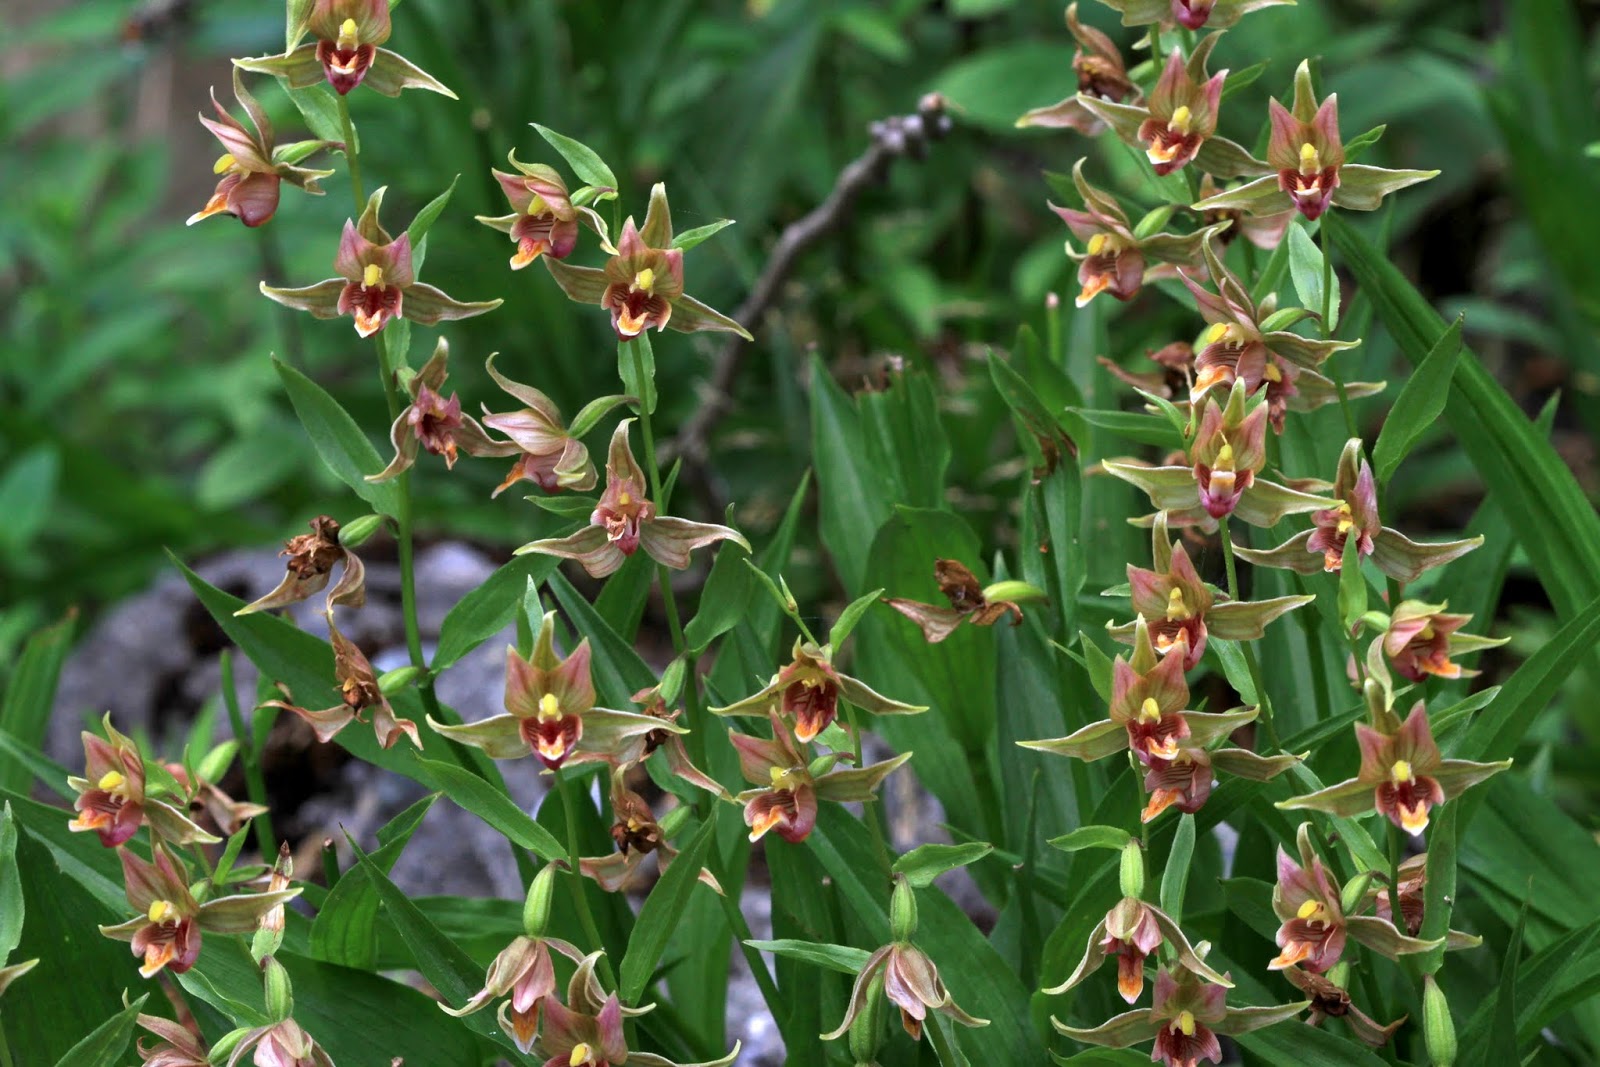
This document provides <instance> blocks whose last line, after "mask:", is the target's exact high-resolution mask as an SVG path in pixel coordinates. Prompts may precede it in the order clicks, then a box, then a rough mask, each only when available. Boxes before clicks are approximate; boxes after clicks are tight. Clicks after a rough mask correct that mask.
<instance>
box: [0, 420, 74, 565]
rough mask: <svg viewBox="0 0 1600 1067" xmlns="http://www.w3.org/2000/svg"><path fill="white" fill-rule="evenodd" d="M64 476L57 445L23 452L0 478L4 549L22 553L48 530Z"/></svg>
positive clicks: (0, 545) (1, 545)
mask: <svg viewBox="0 0 1600 1067" xmlns="http://www.w3.org/2000/svg"><path fill="white" fill-rule="evenodd" d="M60 475H61V457H60V454H59V453H58V452H57V451H56V448H55V446H54V445H49V444H40V445H35V446H34V447H33V448H30V449H28V451H26V452H24V453H22V455H21V456H18V457H17V458H16V459H15V460H14V461H13V462H12V463H11V464H10V465H9V466H8V467H6V469H5V473H4V474H3V475H0V515H4V516H5V517H6V521H5V522H4V523H3V524H0V548H6V549H9V550H10V551H18V550H20V549H22V548H24V547H26V546H27V545H28V544H29V543H30V542H32V541H33V539H34V537H35V535H37V534H38V533H39V531H40V530H41V529H42V528H43V527H44V522H45V519H46V517H47V516H48V515H49V514H50V505H51V503H52V501H53V500H54V499H55V495H56V482H57V480H58V479H59V478H60Z"/></svg>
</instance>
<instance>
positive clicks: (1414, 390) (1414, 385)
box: [1372, 317, 1462, 485]
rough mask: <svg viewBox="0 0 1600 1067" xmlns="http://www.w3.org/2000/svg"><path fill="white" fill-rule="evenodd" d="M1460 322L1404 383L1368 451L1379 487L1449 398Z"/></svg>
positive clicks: (1457, 322)
mask: <svg viewBox="0 0 1600 1067" xmlns="http://www.w3.org/2000/svg"><path fill="white" fill-rule="evenodd" d="M1461 322H1462V320H1461V318H1460V317H1457V318H1456V321H1455V322H1452V323H1451V324H1450V328H1449V329H1448V330H1446V331H1445V332H1444V336H1443V337H1441V338H1439V340H1438V343H1436V344H1435V345H1434V346H1433V347H1432V348H1431V349H1429V350H1428V354H1427V355H1426V356H1424V357H1423V358H1422V362H1421V363H1419V364H1418V365H1417V369H1416V371H1415V372H1414V373H1413V374H1412V375H1411V377H1409V378H1407V379H1406V384H1405V387H1404V388H1402V389H1401V390H1400V395H1399V396H1398V397H1396V398H1395V402H1394V407H1392V408H1390V409H1389V415H1388V417H1387V418H1385V419H1384V420H1383V429H1382V430H1380V431H1379V432H1378V443H1377V444H1376V445H1374V446H1373V449H1372V465H1373V467H1374V468H1375V469H1376V473H1377V475H1378V483H1379V484H1380V485H1388V484H1389V479H1391V478H1393V477H1394V472H1395V471H1396V470H1397V469H1398V468H1399V466H1400V461H1401V460H1403V459H1405V458H1406V454H1407V453H1408V452H1410V451H1411V448H1412V446H1413V445H1415V444H1416V443H1417V438H1419V437H1421V436H1422V434H1423V432H1424V431H1426V430H1427V429H1428V428H1429V427H1431V426H1432V425H1433V424H1434V422H1435V421H1437V420H1438V418H1439V415H1440V413H1442V412H1443V411H1444V405H1445V401H1446V400H1448V399H1449V397H1450V379H1451V378H1453V377H1455V373H1456V361H1457V357H1459V356H1460V355H1461Z"/></svg>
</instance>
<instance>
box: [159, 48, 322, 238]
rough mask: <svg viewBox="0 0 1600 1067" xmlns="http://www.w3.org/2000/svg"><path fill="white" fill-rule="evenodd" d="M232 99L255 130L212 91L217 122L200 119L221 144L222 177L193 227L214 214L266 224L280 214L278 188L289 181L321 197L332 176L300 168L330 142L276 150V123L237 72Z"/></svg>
mask: <svg viewBox="0 0 1600 1067" xmlns="http://www.w3.org/2000/svg"><path fill="white" fill-rule="evenodd" d="M233 95H234V98H235V99H236V100H238V101H239V105H240V106H241V107H243V108H244V111H245V114H246V115H247V116H249V119H250V124H251V125H252V126H254V127H255V130H254V132H251V131H250V130H247V129H245V127H244V124H243V123H241V122H240V121H239V120H238V119H236V118H234V117H233V116H232V115H230V114H228V109H227V108H225V107H223V106H222V105H221V104H219V103H217V91H216V90H215V89H213V90H211V107H212V108H213V109H214V110H215V111H216V113H217V117H216V118H215V119H208V118H206V117H205V116H204V115H201V116H200V125H202V126H204V127H205V128H206V129H208V130H210V131H211V132H212V134H213V135H215V137H216V138H217V140H219V141H221V142H222V147H223V149H224V152H223V154H222V157H221V158H220V159H218V160H217V163H216V166H215V167H213V168H212V170H213V171H214V172H215V173H216V174H219V175H221V178H220V180H219V181H218V182H217V187H216V189H215V190H214V191H213V192H212V194H211V199H209V200H207V201H206V205H205V207H203V208H201V209H200V210H199V211H196V212H195V213H194V214H193V215H190V216H189V221H188V225H190V226H193V225H194V224H195V223H197V222H199V221H200V220H201V219H208V218H210V217H211V216H212V215H218V214H228V215H232V216H233V217H235V218H237V219H238V220H239V221H240V222H242V223H244V224H245V225H246V226H263V225H265V224H266V223H267V221H268V220H269V219H271V218H272V216H273V214H274V213H275V212H276V211H277V210H278V190H279V186H280V185H282V183H284V182H288V183H289V184H290V185H294V186H298V187H299V188H301V189H304V190H305V191H306V192H308V193H310V194H312V195H313V196H321V195H322V189H321V188H320V187H319V186H318V185H317V182H318V181H319V180H320V179H322V178H326V177H328V176H329V175H331V174H332V173H333V171H331V170H311V169H309V168H307V167H300V166H296V164H297V163H299V162H300V161H301V160H303V159H305V158H306V157H307V156H309V155H311V154H312V153H313V152H316V151H318V150H319V149H323V148H329V147H332V146H333V142H331V141H296V142H295V143H293V144H286V145H283V146H281V147H279V146H277V145H276V144H275V143H274V141H273V138H272V123H270V122H269V121H267V113H266V110H265V109H263V108H262V106H261V105H260V104H259V103H257V102H256V98H255V97H254V96H252V95H250V92H249V91H248V90H247V89H245V87H244V82H243V81H242V80H240V78H239V71H238V68H234V71H233Z"/></svg>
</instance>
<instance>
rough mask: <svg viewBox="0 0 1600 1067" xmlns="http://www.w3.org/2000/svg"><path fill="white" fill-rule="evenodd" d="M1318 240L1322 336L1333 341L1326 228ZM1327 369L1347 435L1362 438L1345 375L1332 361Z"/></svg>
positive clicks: (1330, 250) (1330, 256)
mask: <svg viewBox="0 0 1600 1067" xmlns="http://www.w3.org/2000/svg"><path fill="white" fill-rule="evenodd" d="M1317 238H1318V240H1319V241H1321V243H1322V335H1323V336H1324V337H1326V338H1328V339H1329V340H1332V339H1333V335H1334V330H1333V329H1332V327H1331V326H1329V324H1328V320H1329V318H1331V317H1332V315H1333V246H1332V243H1331V242H1330V241H1329V240H1328V228H1327V227H1326V226H1322V227H1320V228H1319V229H1318V231H1317ZM1325 369H1326V370H1327V372H1328V377H1330V378H1332V379H1333V388H1334V391H1335V392H1337V393H1338V394H1339V411H1340V412H1342V413H1343V415H1344V429H1345V433H1346V434H1348V435H1349V436H1351V437H1360V436H1361V433H1360V431H1359V430H1357V429H1356V417H1355V412H1354V411H1352V410H1351V408H1350V396H1349V394H1348V393H1347V392H1346V391H1345V388H1344V375H1343V374H1342V373H1340V372H1339V371H1338V370H1337V369H1336V368H1335V367H1334V365H1333V363H1332V362H1331V361H1330V362H1329V363H1328V364H1327V365H1326V367H1325Z"/></svg>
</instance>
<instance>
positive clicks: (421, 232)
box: [406, 174, 461, 274]
mask: <svg viewBox="0 0 1600 1067" xmlns="http://www.w3.org/2000/svg"><path fill="white" fill-rule="evenodd" d="M459 181H461V175H459V174H457V175H456V176H455V177H454V178H451V179H450V187H449V188H447V189H446V190H445V191H444V192H442V193H440V194H439V195H438V196H436V197H434V198H433V199H432V200H430V201H428V202H427V204H425V205H423V208H422V210H421V211H419V212H417V215H416V217H415V218H414V219H412V220H411V225H410V226H407V227H406V236H407V237H409V238H411V267H412V270H414V271H416V272H418V273H419V274H420V273H421V271H422V261H423V259H424V257H425V256H426V255H427V245H426V243H425V242H426V241H427V238H428V231H429V230H431V229H433V224H434V223H435V222H438V221H439V216H440V215H442V214H444V208H445V205H446V204H448V203H449V202H450V194H451V193H453V192H455V191H456V183H457V182H459Z"/></svg>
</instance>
